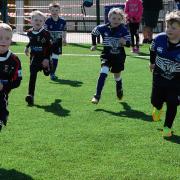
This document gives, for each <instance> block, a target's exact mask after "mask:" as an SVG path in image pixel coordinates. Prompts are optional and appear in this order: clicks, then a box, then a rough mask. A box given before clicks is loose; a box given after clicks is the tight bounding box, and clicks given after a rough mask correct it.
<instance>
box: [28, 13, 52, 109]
mask: <svg viewBox="0 0 180 180" xmlns="http://www.w3.org/2000/svg"><path fill="white" fill-rule="evenodd" d="M31 22H32V26H33V27H32V28H31V29H30V30H29V31H28V33H27V36H28V37H29V43H28V45H27V46H26V48H25V54H26V55H29V48H30V79H29V89H28V95H27V96H26V98H25V100H26V102H27V103H28V105H30V106H32V105H33V104H34V92H35V85H36V79H37V73H38V72H39V71H42V70H43V72H44V75H46V76H49V74H50V70H51V68H50V55H51V44H52V42H51V37H50V34H49V32H48V31H46V30H45V29H44V28H43V25H44V22H45V15H44V14H43V13H42V12H40V11H33V12H32V18H31Z"/></svg>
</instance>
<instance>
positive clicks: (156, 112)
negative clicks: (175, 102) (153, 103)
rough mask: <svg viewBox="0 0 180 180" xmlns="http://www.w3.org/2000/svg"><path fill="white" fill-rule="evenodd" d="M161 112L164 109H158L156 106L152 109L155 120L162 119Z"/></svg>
mask: <svg viewBox="0 0 180 180" xmlns="http://www.w3.org/2000/svg"><path fill="white" fill-rule="evenodd" d="M161 114H162V109H160V110H158V109H156V108H155V107H154V108H153V111H152V119H153V121H160V118H161Z"/></svg>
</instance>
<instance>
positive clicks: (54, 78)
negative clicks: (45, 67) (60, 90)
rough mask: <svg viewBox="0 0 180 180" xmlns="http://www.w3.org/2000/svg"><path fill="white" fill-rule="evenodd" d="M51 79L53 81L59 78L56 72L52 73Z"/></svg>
mask: <svg viewBox="0 0 180 180" xmlns="http://www.w3.org/2000/svg"><path fill="white" fill-rule="evenodd" d="M50 79H51V80H52V81H54V80H56V79H58V77H57V76H56V75H55V74H51V75H50Z"/></svg>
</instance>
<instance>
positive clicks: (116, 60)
mask: <svg viewBox="0 0 180 180" xmlns="http://www.w3.org/2000/svg"><path fill="white" fill-rule="evenodd" d="M108 20H109V23H108V24H103V25H99V26H97V27H95V28H94V29H93V30H92V33H91V34H92V47H91V50H92V51H93V50H95V49H96V37H97V36H99V35H101V36H102V38H103V46H104V48H103V51H102V54H101V70H100V76H99V79H98V82H97V87H96V94H95V95H94V97H93V98H92V100H91V102H92V103H94V104H97V103H98V102H99V100H100V98H101V92H102V89H103V86H104V83H105V80H106V78H107V75H108V72H109V71H111V72H112V73H114V79H115V81H116V94H117V97H118V98H119V99H120V100H121V99H122V97H123V88H122V79H121V76H120V75H121V71H123V70H124V63H125V59H126V54H125V50H124V46H127V47H130V35H129V32H128V30H127V28H126V26H125V25H124V22H125V16H124V12H123V10H121V9H119V8H112V9H111V10H110V11H109V13H108Z"/></svg>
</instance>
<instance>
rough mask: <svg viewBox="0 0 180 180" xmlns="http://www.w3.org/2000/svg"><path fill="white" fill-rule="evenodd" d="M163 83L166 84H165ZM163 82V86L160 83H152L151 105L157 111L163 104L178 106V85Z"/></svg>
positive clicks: (179, 85)
mask: <svg viewBox="0 0 180 180" xmlns="http://www.w3.org/2000/svg"><path fill="white" fill-rule="evenodd" d="M160 79H161V78H159V80H160ZM165 81H167V82H166V83H165ZM165 81H163V84H161V82H160V81H158V82H155V81H154V82H153V87H152V94H151V103H152V105H153V106H155V107H156V108H158V109H160V108H162V105H163V103H164V102H167V103H171V104H176V105H177V106H178V105H180V84H179V83H173V82H172V81H169V80H165Z"/></svg>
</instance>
